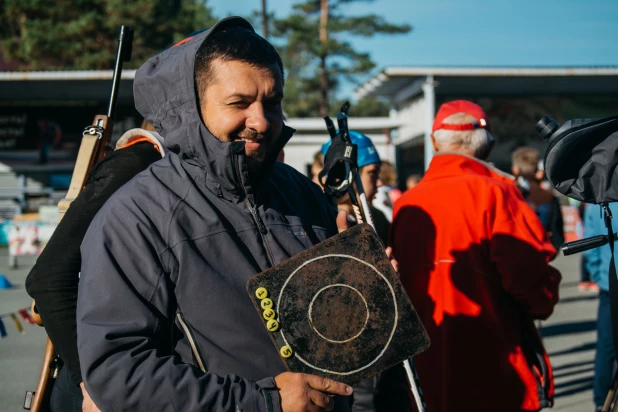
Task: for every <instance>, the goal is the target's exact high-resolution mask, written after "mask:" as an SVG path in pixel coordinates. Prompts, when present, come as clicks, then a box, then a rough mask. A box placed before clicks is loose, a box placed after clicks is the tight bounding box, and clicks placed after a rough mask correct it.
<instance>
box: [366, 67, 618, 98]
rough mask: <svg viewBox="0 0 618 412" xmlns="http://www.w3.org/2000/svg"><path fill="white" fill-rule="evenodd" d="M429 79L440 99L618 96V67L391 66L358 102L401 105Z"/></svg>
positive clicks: (372, 83)
mask: <svg viewBox="0 0 618 412" xmlns="http://www.w3.org/2000/svg"><path fill="white" fill-rule="evenodd" d="M428 76H433V80H434V81H435V82H437V84H436V88H435V93H436V95H437V96H498V95H500V96H530V95H567V94H609V93H618V67H606V68H457V67H450V68H431V67H387V68H385V69H384V70H383V71H382V72H381V73H379V74H378V75H377V76H375V77H374V78H372V79H370V80H369V81H367V82H365V83H364V84H363V85H362V86H361V87H360V88H358V89H357V90H356V92H355V97H356V98H357V99H360V98H363V97H367V96H384V97H387V98H389V99H391V100H393V101H394V103H398V102H400V101H402V100H405V99H409V98H411V97H414V96H416V95H419V94H420V93H421V92H422V83H423V82H424V81H425V79H426V78H427V77H428Z"/></svg>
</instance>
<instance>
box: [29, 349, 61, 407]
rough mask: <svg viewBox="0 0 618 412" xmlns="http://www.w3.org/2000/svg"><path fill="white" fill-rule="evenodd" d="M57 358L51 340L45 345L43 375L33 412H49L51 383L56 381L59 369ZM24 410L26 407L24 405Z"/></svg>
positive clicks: (31, 405) (39, 382) (40, 375)
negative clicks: (55, 359)
mask: <svg viewBox="0 0 618 412" xmlns="http://www.w3.org/2000/svg"><path fill="white" fill-rule="evenodd" d="M55 356H56V353H55V350H54V345H52V343H51V341H50V340H49V338H47V343H46V344H45V355H44V356H43V365H42V366H41V373H40V374H39V381H38V382H37V385H36V389H35V392H34V397H33V398H32V403H31V404H30V410H31V411H37V412H47V411H49V397H50V396H51V390H49V389H50V388H49V382H50V380H51V379H55V378H56V376H54V375H55V374H56V373H57V367H55V366H54V363H55V361H54V358H55ZM24 409H26V406H25V405H24Z"/></svg>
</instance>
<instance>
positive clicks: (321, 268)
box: [247, 225, 429, 385]
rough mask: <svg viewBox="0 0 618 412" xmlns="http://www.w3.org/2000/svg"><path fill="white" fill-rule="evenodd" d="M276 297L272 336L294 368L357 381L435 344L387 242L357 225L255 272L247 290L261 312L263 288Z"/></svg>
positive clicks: (272, 296)
mask: <svg viewBox="0 0 618 412" xmlns="http://www.w3.org/2000/svg"><path fill="white" fill-rule="evenodd" d="M260 287H262V288H265V289H266V290H267V292H268V298H270V299H271V300H272V302H273V306H272V309H273V310H274V311H275V313H276V320H277V321H278V322H279V329H278V330H277V331H275V332H271V333H270V336H271V338H272V340H273V343H274V344H275V346H276V347H277V351H280V350H281V348H283V347H285V346H289V347H291V348H292V353H293V354H292V356H291V357H289V358H282V359H283V361H284V363H285V364H286V366H287V368H288V370H290V371H292V372H304V373H310V374H314V375H319V376H324V377H328V378H332V379H335V380H338V381H340V382H344V383H347V384H349V385H354V384H356V383H358V382H360V381H362V380H365V379H367V378H369V377H371V376H373V375H375V374H377V373H379V372H381V371H383V370H385V369H387V368H390V367H391V366H393V365H396V364H398V363H400V362H402V361H404V360H405V359H408V358H411V357H413V356H414V355H416V354H418V353H420V352H422V351H424V350H425V349H427V348H428V347H429V337H428V336H427V332H426V331H425V329H424V328H423V325H422V324H421V322H420V319H419V317H418V314H417V313H416V311H415V310H414V307H413V306H412V303H410V300H409V299H408V296H407V295H406V293H405V291H404V289H403V286H402V285H401V283H400V282H399V279H398V278H397V274H396V273H395V271H394V270H393V267H392V265H391V263H390V261H389V260H388V258H387V256H386V254H385V253H384V249H383V246H382V243H381V242H380V240H379V239H378V237H377V236H376V234H375V232H374V231H373V229H371V227H370V226H368V225H357V226H355V227H353V228H351V229H349V230H346V231H345V232H343V233H340V234H339V235H336V236H333V237H332V238H330V239H328V240H326V241H324V242H322V243H320V244H319V245H317V246H314V247H313V248H311V249H308V250H306V251H304V252H302V253H300V254H298V255H296V256H294V257H292V258H290V259H288V260H286V261H285V262H283V263H281V264H279V265H277V266H275V267H273V268H271V269H269V270H267V271H265V272H262V273H260V274H259V275H256V276H255V277H253V278H251V279H250V280H249V281H248V282H247V291H248V293H249V296H251V300H252V301H253V304H254V305H255V307H256V309H257V310H258V313H259V316H260V318H261V319H262V321H263V322H264V326H265V327H266V325H267V320H266V319H265V318H264V317H263V316H262V314H263V312H264V309H262V307H261V304H260V303H261V299H259V298H258V297H257V296H256V290H257V289H258V288H260Z"/></svg>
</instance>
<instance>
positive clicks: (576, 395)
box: [0, 248, 597, 412]
mask: <svg viewBox="0 0 618 412" xmlns="http://www.w3.org/2000/svg"><path fill="white" fill-rule="evenodd" d="M34 260H35V259H34V258H31V257H24V258H20V259H19V268H18V269H16V270H12V269H8V267H7V266H8V257H7V250H6V249H2V248H0V274H4V275H5V276H6V277H7V278H8V279H9V280H10V281H11V283H12V284H13V286H14V287H13V288H12V289H8V290H0V314H4V313H8V312H13V311H16V310H17V309H20V308H23V307H28V306H30V298H29V297H28V295H27V293H26V290H25V288H24V283H25V279H26V275H27V274H28V271H29V270H30V268H31V266H32V265H33V264H34ZM554 265H555V266H556V267H557V268H558V269H559V270H560V271H561V272H562V275H563V280H562V285H561V288H560V296H561V297H560V303H559V304H558V305H557V307H556V310H555V312H554V314H553V315H552V316H551V317H550V319H549V320H547V321H545V322H542V324H541V333H542V335H543V340H544V344H545V347H546V348H547V351H548V352H549V355H550V359H551V362H552V365H553V367H554V374H555V375H554V376H555V382H556V402H555V406H554V408H553V409H554V410H559V411H569V412H576V411H577V412H580V411H592V410H593V403H592V378H593V374H594V371H593V368H594V364H593V359H594V346H595V341H596V329H595V319H596V310H597V297H596V294H595V293H592V292H580V291H579V290H578V289H577V284H578V280H579V257H578V256H574V257H559V258H558V259H557V260H556V261H555V262H554ZM3 320H4V323H5V326H6V328H7V332H8V336H7V337H6V338H4V339H0V411H2V412H17V411H22V410H23V409H22V405H23V399H24V394H25V392H26V390H33V389H34V387H35V385H36V381H37V378H38V375H39V370H40V366H41V360H42V356H43V349H44V347H45V332H44V330H43V328H40V327H38V326H32V325H28V324H24V328H25V333H24V334H23V335H22V334H19V333H18V332H17V331H16V329H15V327H14V325H13V322H12V321H11V319H10V318H9V319H3ZM462 410H463V409H462ZM496 411H497V412H498V411H499V408H497V409H496ZM430 412H431V411H430Z"/></svg>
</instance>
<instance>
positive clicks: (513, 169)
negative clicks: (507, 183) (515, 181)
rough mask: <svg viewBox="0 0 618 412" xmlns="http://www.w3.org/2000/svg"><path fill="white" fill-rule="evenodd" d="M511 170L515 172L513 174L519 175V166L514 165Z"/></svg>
mask: <svg viewBox="0 0 618 412" xmlns="http://www.w3.org/2000/svg"><path fill="white" fill-rule="evenodd" d="M511 172H513V176H519V167H517V166H515V165H512V166H511Z"/></svg>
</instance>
